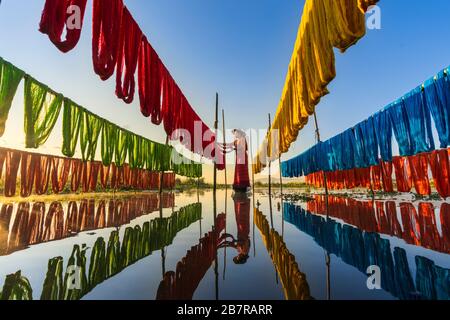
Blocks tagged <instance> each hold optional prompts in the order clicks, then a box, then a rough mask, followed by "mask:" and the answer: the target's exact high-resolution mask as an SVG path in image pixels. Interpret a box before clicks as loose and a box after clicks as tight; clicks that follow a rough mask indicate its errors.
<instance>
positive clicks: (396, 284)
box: [284, 203, 450, 300]
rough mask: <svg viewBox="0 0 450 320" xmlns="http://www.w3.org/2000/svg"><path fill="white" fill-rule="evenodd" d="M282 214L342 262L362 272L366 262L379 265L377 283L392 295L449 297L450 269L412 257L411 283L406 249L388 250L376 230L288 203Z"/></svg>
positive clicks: (388, 243)
mask: <svg viewBox="0 0 450 320" xmlns="http://www.w3.org/2000/svg"><path fill="white" fill-rule="evenodd" d="M411 206H412V205H411ZM404 208H406V207H404ZM284 217H285V220H286V221H287V222H289V223H292V224H293V225H295V226H296V227H297V228H298V229H300V230H301V231H302V232H305V233H306V234H308V235H310V236H312V237H313V238H314V240H315V241H316V242H317V243H318V244H319V245H320V246H321V247H323V248H324V249H325V250H327V251H328V253H329V254H335V255H337V256H338V257H341V258H342V260H343V261H344V262H345V263H347V264H349V265H352V266H355V267H356V268H358V270H360V271H361V272H363V273H364V274H366V267H367V266H370V265H377V266H379V267H380V269H381V273H382V274H381V287H382V288H383V289H384V290H386V291H388V292H390V293H391V294H392V295H394V296H395V297H398V298H400V299H413V298H415V297H416V298H417V296H418V297H419V298H422V299H444V300H446V299H449V292H448V280H449V275H450V270H448V269H444V268H441V267H438V266H436V265H435V264H434V262H433V261H431V260H429V259H427V258H424V257H421V256H417V257H416V265H417V272H416V279H415V282H416V283H415V284H414V282H413V279H412V276H411V271H410V268H409V266H408V260H407V258H406V252H405V251H404V250H403V249H400V248H394V250H393V253H392V250H391V245H390V242H389V241H388V240H387V239H382V238H381V237H380V236H379V235H378V234H376V233H367V232H362V231H360V230H358V229H356V228H352V227H350V226H348V225H341V224H340V223H337V222H336V221H333V220H331V219H325V218H323V217H320V216H315V215H311V214H309V213H308V212H306V211H305V210H304V209H303V208H301V207H299V206H295V205H292V204H288V203H285V208H284ZM361 239H363V240H362V242H361ZM353 243H355V245H353ZM350 244H351V245H350ZM416 292H417V294H416Z"/></svg>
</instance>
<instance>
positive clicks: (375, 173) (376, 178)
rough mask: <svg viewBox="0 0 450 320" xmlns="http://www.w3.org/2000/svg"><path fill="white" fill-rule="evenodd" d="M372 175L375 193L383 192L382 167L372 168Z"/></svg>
mask: <svg viewBox="0 0 450 320" xmlns="http://www.w3.org/2000/svg"><path fill="white" fill-rule="evenodd" d="M370 173H371V176H372V188H373V190H374V191H380V190H381V168H380V166H379V165H378V166H372V167H370Z"/></svg>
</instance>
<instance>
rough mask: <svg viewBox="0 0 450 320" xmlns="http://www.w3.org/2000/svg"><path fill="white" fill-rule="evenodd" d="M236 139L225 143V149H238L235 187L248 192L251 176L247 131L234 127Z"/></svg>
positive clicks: (229, 150) (235, 189)
mask: <svg viewBox="0 0 450 320" xmlns="http://www.w3.org/2000/svg"><path fill="white" fill-rule="evenodd" d="M233 134H234V137H235V140H234V142H233V143H226V144H224V145H223V146H222V147H223V151H224V152H226V153H227V152H231V151H236V166H235V170H234V183H233V189H234V191H237V192H247V190H248V188H249V187H250V178H249V174H248V146H247V139H246V136H245V132H243V131H242V130H238V129H234V130H233Z"/></svg>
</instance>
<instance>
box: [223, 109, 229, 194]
mask: <svg viewBox="0 0 450 320" xmlns="http://www.w3.org/2000/svg"><path fill="white" fill-rule="evenodd" d="M222 131H223V133H222V134H223V144H224V145H225V144H226V143H227V140H226V137H225V110H224V109H222ZM225 157H226V155H225ZM225 188H228V177H227V166H226V162H225Z"/></svg>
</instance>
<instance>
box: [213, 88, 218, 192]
mask: <svg viewBox="0 0 450 320" xmlns="http://www.w3.org/2000/svg"><path fill="white" fill-rule="evenodd" d="M218 128H219V94H218V93H216V116H215V120H214V131H215V134H216V139H217V130H218ZM214 151H215V157H214V181H213V182H214V187H213V190H214V196H215V195H216V192H217V140H216V141H215V149H214Z"/></svg>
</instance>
